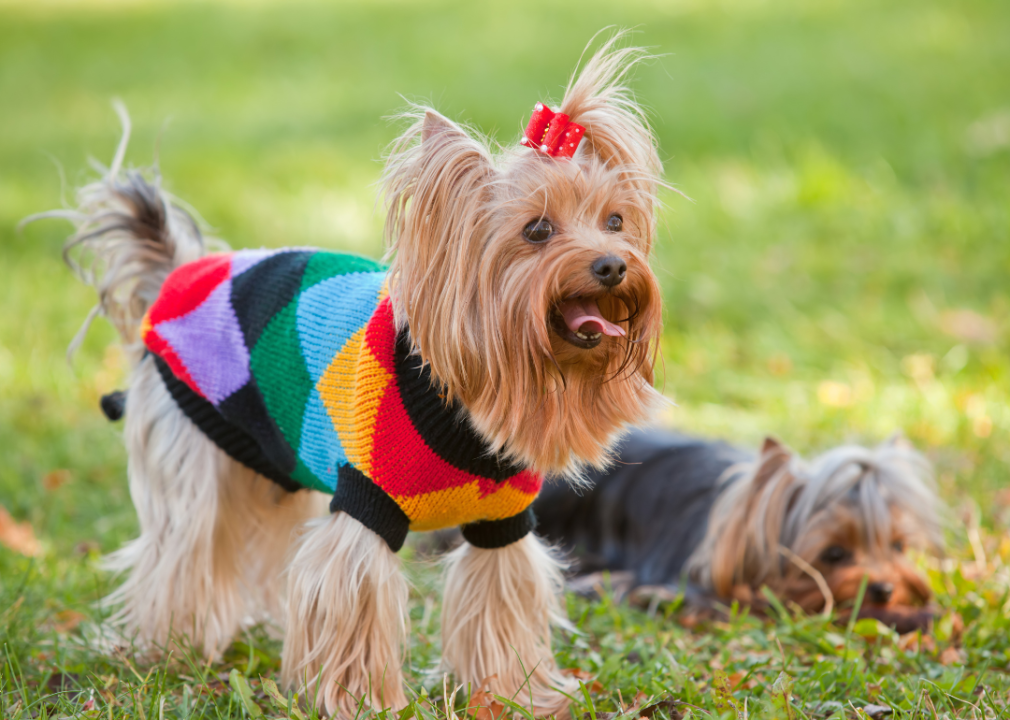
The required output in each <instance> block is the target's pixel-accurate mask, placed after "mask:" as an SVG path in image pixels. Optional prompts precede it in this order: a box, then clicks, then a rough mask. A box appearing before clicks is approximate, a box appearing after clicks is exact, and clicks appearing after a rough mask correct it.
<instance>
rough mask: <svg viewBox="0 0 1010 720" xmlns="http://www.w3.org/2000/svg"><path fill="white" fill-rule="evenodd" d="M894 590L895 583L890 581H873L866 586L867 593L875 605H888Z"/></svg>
mask: <svg viewBox="0 0 1010 720" xmlns="http://www.w3.org/2000/svg"><path fill="white" fill-rule="evenodd" d="M893 592H894V585H892V584H891V583H889V582H872V583H870V584H869V585H867V586H866V594H867V595H869V596H870V602H872V603H873V604H875V605H886V604H887V601H888V600H890V599H891V594H892V593H893Z"/></svg>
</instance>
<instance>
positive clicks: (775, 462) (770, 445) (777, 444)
mask: <svg viewBox="0 0 1010 720" xmlns="http://www.w3.org/2000/svg"><path fill="white" fill-rule="evenodd" d="M792 456H793V455H792V452H790V450H789V448H787V447H786V446H785V445H783V444H782V442H781V441H779V440H778V439H777V438H774V437H772V436H771V435H769V436H767V437H766V438H765V440H764V442H763V443H762V444H761V454H760V455H759V456H758V462H757V466H756V468H755V470H754V480H753V487H754V490H755V492H756V491H759V490H760V489H761V488H763V487H764V486H765V484H767V483H768V481H769V480H771V479H772V478H773V477H775V476H776V475H777V474H778V473H779V471H780V470H782V468H783V467H785V465H786V464H787V463H788V462H789V460H790V459H792Z"/></svg>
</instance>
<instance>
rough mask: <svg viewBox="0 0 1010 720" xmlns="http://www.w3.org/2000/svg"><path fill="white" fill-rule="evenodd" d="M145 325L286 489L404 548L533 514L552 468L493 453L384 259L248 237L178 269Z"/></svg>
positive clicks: (486, 534)
mask: <svg viewBox="0 0 1010 720" xmlns="http://www.w3.org/2000/svg"><path fill="white" fill-rule="evenodd" d="M141 334H142V338H143V341H144V344H145V345H146V346H147V349H148V350H149V351H150V352H151V353H152V354H153V355H154V356H155V357H154V362H155V363H156V365H157V367H158V370H159V372H160V373H161V376H162V378H163V379H164V381H165V384H166V386H167V387H168V389H169V392H170V393H171V394H172V397H173V398H174V399H175V401H176V402H177V403H178V405H179V407H180V408H181V409H182V410H183V412H185V413H186V415H188V416H189V418H190V419H192V420H193V422H194V423H195V424H196V425H197V426H198V427H199V428H200V429H201V430H203V432H204V433H205V434H206V435H207V436H208V437H209V438H210V439H211V440H213V441H214V442H215V443H216V444H217V445H218V446H220V447H221V448H222V449H223V450H224V451H225V452H227V453H228V454H229V455H230V456H231V457H233V458H234V459H235V460H237V461H239V462H241V463H243V464H244V465H246V466H248V467H250V468H252V469H253V470H256V471H257V472H259V473H260V474H262V475H265V476H266V477H269V478H271V479H272V480H274V481H276V482H278V483H279V484H281V485H282V486H284V487H285V488H287V489H288V490H292V491H294V490H298V489H301V488H311V489H315V490H322V491H324V492H330V493H333V501H332V503H331V506H330V507H331V509H332V510H333V511H338V510H340V511H343V512H346V513H348V514H350V515H351V516H352V517H354V518H356V519H357V520H359V521H360V522H362V523H363V524H364V525H366V526H367V527H369V528H371V529H372V530H374V531H375V532H376V533H378V534H379V535H380V536H381V537H382V538H384V539H385V540H386V542H387V543H388V544H389V546H390V548H392V549H393V550H394V551H396V550H398V549H399V548H400V547H401V546H402V544H403V541H404V539H405V538H406V535H407V531H408V529H410V530H434V529H438V528H444V527H451V526H456V525H462V526H463V535H464V537H466V538H467V540H468V541H470V542H471V543H473V544H474V545H477V546H479V547H501V546H503V545H507V544H509V543H511V542H515V541H516V540H518V539H519V538H521V537H523V536H524V535H525V534H526V533H527V532H529V530H530V529H532V527H533V516H532V510H530V507H529V506H530V505H531V503H532V502H533V500H534V498H535V497H536V496H537V493H538V492H539V491H540V486H541V482H542V478H541V477H540V476H539V475H538V474H536V473H534V472H532V471H530V470H527V469H524V468H522V467H519V466H516V465H514V464H512V463H510V462H508V461H507V460H504V459H503V458H501V457H499V456H496V455H493V454H492V453H490V452H489V451H488V448H487V447H486V445H485V444H484V443H483V442H482V441H481V439H480V438H479V437H478V436H477V435H476V433H475V432H474V431H473V429H472V427H471V426H470V423H469V421H468V420H467V418H466V417H465V415H464V414H463V413H462V412H461V410H460V408H459V407H458V406H457V405H456V404H455V403H451V402H450V403H447V402H446V400H445V398H444V394H440V390H439V388H438V387H437V386H433V384H432V381H431V375H430V371H429V369H428V367H427V366H426V365H424V364H423V363H422V362H421V359H420V358H419V357H418V356H417V355H415V354H411V352H410V341H409V338H408V336H407V333H406V332H401V333H397V330H396V325H395V323H394V320H393V311H392V307H391V304H390V300H389V298H388V296H387V290H386V273H385V270H384V268H383V267H382V266H381V265H379V264H378V263H376V262H373V261H371V260H368V259H365V258H361V257H357V256H354V255H347V254H339V253H331V252H323V251H318V250H310V249H290V250H279V251H267V250H243V251H239V252H234V253H226V254H216V255H209V256H207V257H204V258H201V259H200V260H197V261H195V262H192V263H189V264H187V265H183V266H182V267H179V268H177V269H176V270H175V271H173V272H172V273H171V275H169V276H168V279H167V280H166V281H165V284H164V286H163V287H162V290H161V294H160V296H159V297H158V299H157V300H156V301H155V302H154V304H153V305H151V308H150V310H149V311H148V313H147V315H146V316H145V318H144V321H143V325H142V329H141Z"/></svg>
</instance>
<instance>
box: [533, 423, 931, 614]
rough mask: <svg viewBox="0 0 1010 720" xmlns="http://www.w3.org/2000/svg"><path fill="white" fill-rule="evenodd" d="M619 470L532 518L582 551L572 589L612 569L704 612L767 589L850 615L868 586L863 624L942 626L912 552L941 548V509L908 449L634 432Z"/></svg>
mask: <svg viewBox="0 0 1010 720" xmlns="http://www.w3.org/2000/svg"><path fill="white" fill-rule="evenodd" d="M618 458H619V459H618V463H617V464H616V465H615V466H614V467H613V468H611V469H610V470H607V471H597V472H594V473H591V474H590V478H589V479H590V483H591V484H590V485H589V486H588V487H587V488H572V487H568V486H562V485H557V484H553V485H549V486H547V487H545V488H544V490H543V492H542V493H541V494H540V497H539V498H538V499H537V501H536V503H534V506H533V507H534V511H535V512H536V515H537V518H538V521H539V522H538V525H537V531H538V533H540V534H542V535H544V536H545V537H546V538H548V539H550V540H552V541H554V542H556V543H558V544H560V545H562V546H563V547H565V548H567V549H570V550H572V551H573V553H574V557H575V562H576V564H577V569H578V573H579V574H581V575H582V577H580V578H578V579H577V580H575V581H574V582H573V586H574V587H575V588H577V589H583V590H587V591H588V590H591V589H592V588H593V586H597V587H598V586H599V581H600V580H601V579H602V578H601V577H600V576H599V575H598V573H601V572H602V571H611V574H612V578H613V582H614V584H615V590H617V591H618V592H621V593H624V592H628V591H631V590H633V589H635V588H638V589H639V592H638V596H639V597H640V598H641V597H643V596H644V597H646V598H648V597H650V596H651V597H657V596H662V595H664V594H665V595H668V596H669V595H670V594H671V591H673V592H676V591H678V590H684V591H685V597H686V599H687V600H688V601H689V602H690V603H691V604H692V605H694V606H695V607H698V606H699V605H701V606H705V605H709V606H710V605H711V603H712V602H713V601H717V602H718V601H721V602H723V603H726V602H729V601H732V600H733V599H737V600H742V601H745V602H751V601H757V603H758V604H760V603H761V602H762V596H761V594H760V593H759V590H760V588H761V586H762V585H766V586H767V587H768V588H769V589H770V590H771V591H772V592H774V593H775V595H777V596H778V597H779V598H781V599H783V600H785V601H787V602H789V603H795V604H796V605H798V606H799V607H800V608H802V609H803V610H805V611H807V612H811V613H813V612H818V611H821V610H824V609H825V606H826V604H831V605H833V606H834V607H837V608H839V609H840V610H841V614H842V616H845V615H846V608H847V607H849V608H851V606H852V604H853V601H854V600H855V598H856V596H857V594H858V591H859V588H860V586H861V584H862V583H863V579H864V578H866V582H867V585H866V591H865V595H864V600H863V604H862V610H861V612H860V616H865V617H876V618H877V619H879V620H881V621H883V622H885V623H888V624H890V625H893V626H895V627H896V628H897V629H898V631H899V632H906V631H910V630H913V629H916V628H920V627H924V626H925V625H927V624H928V622H929V620H930V618H931V617H932V614H931V612H930V611H929V610H928V608H926V607H925V606H926V605H927V603H928V601H929V599H930V596H931V593H930V590H929V587H928V585H927V584H926V581H925V578H923V577H922V576H921V575H920V574H919V573H918V572H917V571H916V570H915V568H914V567H913V566H912V565H911V564H910V563H909V561H908V560H907V559H906V557H905V552H906V550H909V549H913V548H914V549H922V550H928V551H940V550H941V549H942V537H941V532H940V525H939V521H938V501H937V498H936V495H935V494H934V489H933V484H932V479H931V468H930V465H929V462H928V461H927V460H926V459H925V458H924V457H923V456H922V455H920V454H919V453H917V452H916V451H915V450H914V449H913V448H912V447H911V446H910V445H909V443H908V442H907V441H905V440H904V439H902V438H898V437H896V438H894V439H892V440H890V441H888V442H885V443H883V444H882V445H880V446H878V447H876V448H874V449H872V450H871V449H867V448H863V447H859V446H855V445H846V446H842V447H837V448H834V449H833V450H830V451H828V452H826V453H824V454H823V455H820V456H819V457H817V458H815V459H814V460H813V461H811V462H806V461H804V460H802V459H800V458H798V457H796V456H795V455H793V453H792V452H791V451H790V450H789V449H788V448H786V447H785V446H783V445H782V444H781V443H779V442H778V441H776V440H773V439H770V438H769V439H768V440H766V441H765V443H764V447H763V448H762V449H761V452H760V454H759V455H758V456H757V457H756V458H755V457H754V456H753V454H752V453H750V452H747V451H744V450H741V449H740V448H736V447H733V446H731V445H728V444H726V443H723V442H713V441H707V440H700V439H697V438H692V437H687V436H683V435H679V434H674V433H668V432H663V431H658V430H636V431H635V432H633V433H632V434H631V435H630V436H629V437H627V438H626V439H625V440H624V441H623V442H622V444H621V446H620V449H619V455H618ZM657 586H659V587H657ZM664 590H665V592H664ZM849 612H851V610H850V611H849Z"/></svg>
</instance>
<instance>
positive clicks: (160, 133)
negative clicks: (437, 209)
mask: <svg viewBox="0 0 1010 720" xmlns="http://www.w3.org/2000/svg"><path fill="white" fill-rule="evenodd" d="M608 25H614V26H619V27H629V28H633V29H635V34H634V35H633V37H632V40H633V42H635V43H637V44H641V45H644V46H647V47H649V48H650V49H651V50H652V51H653V52H655V53H656V54H657V55H659V56H660V57H659V58H658V59H656V60H655V61H653V62H651V63H649V64H647V65H645V66H643V67H642V68H641V69H640V70H639V72H638V73H637V75H636V76H635V79H634V87H635V90H636V93H637V94H638V96H639V98H640V100H641V101H642V103H643V104H644V105H646V106H647V107H648V109H649V113H650V117H651V119H652V122H653V124H654V127H655V129H656V131H657V133H658V135H659V138H660V143H661V154H662V157H663V159H664V161H665V167H666V177H667V180H668V181H669V182H670V183H671V184H672V185H674V186H676V187H677V188H678V189H680V190H682V191H683V192H684V193H685V194H686V195H688V196H689V197H690V198H691V200H686V199H684V198H682V197H680V196H678V195H676V194H674V193H668V194H667V195H666V196H665V198H664V200H665V208H664V210H663V211H662V224H661V230H660V237H659V243H658V252H657V254H656V257H655V263H654V264H655V268H656V270H657V272H658V273H659V275H660V277H661V280H662V283H663V287H664V291H665V301H666V310H665V317H666V336H665V341H664V347H663V371H662V373H661V377H662V378H663V388H664V390H665V392H666V393H667V394H668V395H670V396H671V397H673V398H675V400H676V402H677V405H676V407H675V408H674V409H672V410H671V411H670V413H669V417H667V418H666V420H667V421H668V422H670V423H673V424H676V425H678V426H680V427H682V428H684V429H686V430H689V431H693V432H698V433H707V434H719V435H724V436H727V437H730V438H732V439H733V440H735V441H738V442H741V443H749V444H756V443H758V442H759V441H760V439H761V437H762V436H763V435H764V434H765V433H774V434H777V435H779V436H780V437H781V438H783V439H784V440H785V441H786V442H788V443H790V444H792V445H793V446H794V447H796V448H797V449H799V450H801V451H803V452H815V451H818V450H820V449H823V448H825V447H828V446H831V445H833V444H837V443H838V442H841V441H843V440H850V439H854V440H860V441H866V442H875V441H878V440H880V439H883V438H884V437H886V436H887V435H889V434H890V433H891V432H892V431H893V430H895V429H903V430H904V431H905V433H907V434H908V435H909V436H910V437H911V438H912V440H913V441H914V442H915V443H916V444H918V445H919V446H920V447H922V448H924V449H926V450H927V451H928V452H929V454H930V456H931V457H932V458H933V459H934V460H935V461H936V462H937V466H938V474H939V478H940V483H941V488H942V491H943V494H944V496H945V497H946V498H947V499H948V500H950V501H951V503H952V504H953V505H954V506H955V507H957V508H962V506H963V507H964V508H965V509H966V512H967V515H965V516H966V517H968V516H971V515H972V512H971V511H972V507H973V505H972V504H971V502H970V501H971V499H972V498H974V500H975V501H976V502H978V503H979V504H980V505H981V507H982V510H983V512H982V517H983V520H984V522H986V523H995V524H997V525H998V524H1000V523H1002V521H1003V520H1002V514H1003V511H1004V509H1005V507H1004V505H1002V504H1001V503H1002V502H1006V500H1007V498H1006V496H1005V495H1000V494H998V493H997V492H996V491H997V490H998V489H999V488H1001V487H1004V486H1006V485H1007V482H1006V479H1007V463H1008V461H1010V440H1008V431H1010V409H1008V406H1007V401H1008V396H1010V387H1008V371H1010V357H1008V349H1010V287H1008V282H1007V280H1008V273H1010V209H1008V208H1010V205H1008V199H1010V198H1008V190H1010V71H1008V69H1010V3H1007V2H1005V1H1004V0H992V1H986V0H967V1H965V2H949V1H947V0H943V1H941V0H935V1H931V0H922V1H919V2H914V1H912V0H888V2H879V1H871V0H845V1H842V0H819V1H818V2H799V1H795V2H794V1H792V0H781V1H776V2H773V1H771V0H768V1H762V0H714V1H712V0H669V1H660V0H655V1H648V0H641V1H636V0H624V1H623V2H620V3H614V2H595V1H592V0H588V1H586V2H581V3H578V4H575V3H569V4H565V5H560V4H554V3H547V2H536V3H533V2H523V1H519V2H509V3H494V4H492V3H487V4H484V3H473V2H460V3H447V2H407V1H389V2H373V3H366V2H323V1H322V0H319V1H306V0H301V1H287V2H274V1H271V0H256V1H254V2H240V1H239V0H221V1H217V2H200V3H197V2H182V3H169V2H140V1H139V0H138V1H135V2H129V1H126V0H94V1H92V2H88V1H82V2H72V1H71V0H64V1H62V2H55V1H50V0H29V1H27V2H11V1H10V0H0V98H2V100H0V267H2V268H3V275H2V279H0V504H2V505H4V506H5V507H6V508H7V509H8V510H9V511H10V512H11V513H12V514H13V516H14V517H15V518H17V519H18V520H28V521H30V522H31V523H32V525H33V527H34V529H35V532H36V534H37V535H38V536H39V538H40V539H41V541H42V543H43V546H44V547H45V548H47V549H48V551H49V552H50V553H52V555H51V557H55V558H56V559H57V560H56V562H57V565H55V566H53V567H52V568H51V570H50V571H49V572H51V573H53V577H60V578H63V580H60V581H59V582H55V584H54V585H53V586H52V587H51V592H53V593H61V592H62V593H68V594H73V593H75V592H80V591H81V588H82V587H83V586H82V583H85V580H84V579H83V576H82V578H79V579H78V580H74V579H73V574H74V573H76V572H79V573H82V574H84V575H88V577H90V573H91V572H92V571H91V570H89V569H88V568H90V567H91V566H90V565H88V564H82V563H81V562H80V561H79V560H78V559H77V558H78V557H79V556H80V554H82V553H83V554H85V555H86V554H87V553H89V552H93V551H95V550H97V549H101V550H111V549H112V548H114V547H116V546H117V545H118V543H119V542H120V541H121V540H123V539H125V538H126V537H129V536H130V535H131V534H132V533H133V532H134V527H135V526H134V524H133V523H134V521H133V514H132V509H131V508H130V506H129V502H128V496H127V490H126V482H125V458H124V453H123V451H122V447H121V443H120V440H119V437H118V433H119V429H118V428H117V427H116V426H112V425H110V424H109V423H107V422H106V421H105V420H104V419H103V417H102V416H101V415H100V413H99V411H98V407H97V399H98V397H99V395H100V394H101V393H102V392H107V391H109V390H110V389H113V388H115V387H118V386H121V385H122V383H123V379H124V375H123V371H124V368H123V362H122V358H121V356H120V355H119V354H118V353H117V352H115V351H114V350H107V349H106V346H107V345H108V344H109V343H110V342H111V340H112V333H111V330H110V329H109V327H108V326H107V325H106V324H105V323H104V322H103V321H98V322H97V323H96V325H95V328H94V330H93V331H92V332H91V334H90V335H89V336H88V340H87V342H86V343H85V344H84V346H83V348H82V349H81V351H80V352H79V353H78V355H77V357H76V358H75V360H74V363H73V365H72V366H70V365H68V364H67V362H66V360H65V358H64V351H65V349H66V346H67V344H68V343H69V342H70V340H71V338H72V337H73V335H74V332H75V331H76V330H77V328H78V326H79V324H80V323H81V321H82V320H83V319H84V317H85V315H86V314H87V311H88V309H89V308H90V307H91V305H92V303H93V295H92V293H91V291H90V290H89V289H87V288H85V287H83V286H82V285H81V284H80V283H78V282H77V281H76V280H75V279H74V278H73V276H72V274H71V273H70V271H69V270H68V269H67V268H66V267H65V266H64V265H63V264H62V261H61V258H60V248H61V243H62V241H63V239H64V238H65V237H66V235H67V232H68V229H69V226H68V225H66V224H64V223H60V222H57V221H47V222H41V223H38V224H35V225H32V226H30V227H28V228H27V229H26V230H25V231H23V232H21V233H18V232H17V231H16V230H15V226H16V224H17V222H18V221H19V220H20V219H21V218H23V217H24V216H26V215H28V214H30V213H33V212H38V211H41V210H46V209H50V208H53V207H56V206H58V205H59V204H60V202H61V197H64V198H70V197H71V195H72V189H73V188H74V187H76V186H79V185H80V184H82V183H83V182H85V181H86V180H88V179H89V178H90V177H92V175H93V171H92V170H91V169H89V167H88V164H87V159H88V157H89V156H94V157H96V158H98V159H99V160H101V161H103V162H108V161H109V160H110V159H111V156H112V153H113V151H114V148H115V144H116V141H117V139H118V135H119V126H118V122H117V120H116V117H115V115H114V113H113V111H112V109H111V106H110V101H111V99H112V98H114V97H119V98H122V99H123V101H124V102H125V103H126V105H127V106H128V108H129V110H130V112H131V115H132V118H133V121H134V128H135V131H134V136H133V141H132V143H131V146H130V152H129V155H128V159H129V162H131V163H133V164H135V165H147V164H150V163H151V162H152V159H153V158H154V155H155V149H156V148H157V152H158V155H159V157H158V160H159V163H160V166H161V170H162V173H163V175H164V178H165V182H166V184H167V186H168V187H169V189H170V190H172V191H173V192H174V193H176V194H177V195H178V196H180V197H181V198H183V199H184V200H186V201H188V202H189V203H191V204H192V205H193V207H195V208H196V209H197V210H198V211H199V212H200V213H201V214H202V216H203V217H204V218H205V220H206V221H207V223H208V224H209V225H210V226H211V227H212V228H213V230H214V233H215V234H217V235H218V236H220V237H222V238H224V239H225V240H227V241H228V242H229V243H230V244H232V246H234V247H244V246H260V245H267V246H280V245H290V244H306V245H321V246H326V247H334V248H346V249H351V250H355V251H359V252H364V253H369V254H378V253H379V252H380V251H381V247H380V240H379V238H380V222H379V217H378V214H377V213H375V212H374V205H375V193H376V188H375V185H374V183H375V181H376V179H377V177H378V174H379V170H380V163H379V161H378V159H379V158H380V157H381V153H382V149H383V147H384V146H385V145H386V143H387V142H389V141H390V140H391V139H392V138H393V137H394V134H395V132H396V127H395V126H394V125H391V124H390V123H389V122H387V121H386V120H384V119H383V118H385V117H388V116H390V115H392V114H394V113H395V112H397V110H398V109H400V108H402V107H403V105H404V98H407V99H412V100H424V101H429V102H431V103H433V104H434V105H435V106H436V107H437V108H439V109H440V110H441V111H443V112H444V113H446V114H448V115H449V116H451V117H454V118H456V119H459V120H463V121H467V122H469V123H472V124H473V125H474V126H476V127H477V128H479V129H481V130H482V131H484V132H486V133H488V134H490V135H492V136H493V137H495V138H497V139H498V140H500V141H501V142H511V141H513V140H514V139H515V138H516V137H518V133H519V132H520V129H521V127H522V125H523V123H524V122H525V120H526V118H527V117H528V113H529V111H530V108H531V107H532V105H533V103H534V102H536V101H537V100H541V99H554V100H556V99H558V98H559V97H560V95H561V93H562V91H563V88H564V85H565V83H566V81H567V78H568V75H569V73H570V72H571V71H572V69H573V67H574V66H575V63H576V61H577V60H578V58H579V55H580V53H581V52H582V49H583V47H584V46H585V44H586V43H587V42H588V40H589V39H590V38H591V37H592V36H593V34H594V33H595V32H597V31H598V30H600V29H601V28H603V27H604V26H608ZM61 172H62V173H63V176H64V177H65V182H61ZM63 469H66V470H69V473H66V472H60V471H61V470H63ZM964 503H969V504H968V505H964ZM75 548H76V551H77V554H75V552H74V551H75ZM3 558H6V560H4V559H3ZM12 563H15V560H14V559H12V556H11V555H10V553H8V552H7V551H5V550H3V549H0V574H2V573H3V568H4V567H5V566H6V567H7V568H8V569H10V568H12V567H14V565H13V564H12ZM87 582H90V581H87ZM96 582H97V581H96ZM89 592H90V591H89Z"/></svg>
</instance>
